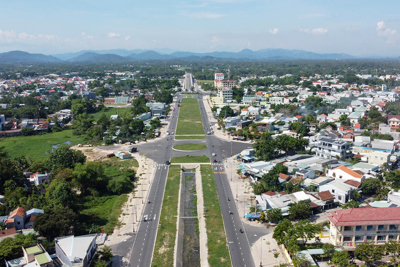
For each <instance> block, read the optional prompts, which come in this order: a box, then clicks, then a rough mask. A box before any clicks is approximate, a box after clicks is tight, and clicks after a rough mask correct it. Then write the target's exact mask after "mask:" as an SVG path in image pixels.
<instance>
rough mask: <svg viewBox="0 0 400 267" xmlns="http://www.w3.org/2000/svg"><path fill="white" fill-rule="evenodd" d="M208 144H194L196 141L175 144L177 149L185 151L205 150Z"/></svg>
mask: <svg viewBox="0 0 400 267" xmlns="http://www.w3.org/2000/svg"><path fill="white" fill-rule="evenodd" d="M206 148H207V145H204V144H194V143H187V144H179V145H176V146H174V149H176V150H184V151H194V150H203V149H206Z"/></svg>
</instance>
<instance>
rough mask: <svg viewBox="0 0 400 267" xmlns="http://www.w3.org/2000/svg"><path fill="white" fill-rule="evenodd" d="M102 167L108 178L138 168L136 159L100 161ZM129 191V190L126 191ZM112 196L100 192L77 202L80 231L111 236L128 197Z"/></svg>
mask: <svg viewBox="0 0 400 267" xmlns="http://www.w3.org/2000/svg"><path fill="white" fill-rule="evenodd" d="M102 165H103V166H104V174H105V175H106V176H108V177H111V178H115V177H118V176H120V175H123V174H124V173H126V171H127V170H128V169H131V168H132V167H138V166H139V163H138V161H137V160H136V159H125V160H122V159H119V158H117V157H113V158H107V159H106V160H103V161H102ZM127 191H129V189H127ZM127 193H129V192H126V193H125V194H121V195H117V194H115V195H112V194H106V195H104V193H101V192H100V195H96V196H85V197H83V198H81V199H80V200H79V203H80V204H79V210H80V212H79V221H80V222H81V225H80V226H81V227H80V228H81V230H82V231H85V232H89V231H90V230H91V229H92V230H93V231H96V230H97V231H98V232H99V231H100V230H104V231H105V232H106V233H108V234H111V233H112V232H113V230H114V229H115V227H117V226H120V222H119V220H118V219H119V216H120V215H121V209H122V206H123V205H124V203H125V202H126V201H127V199H128V195H127Z"/></svg>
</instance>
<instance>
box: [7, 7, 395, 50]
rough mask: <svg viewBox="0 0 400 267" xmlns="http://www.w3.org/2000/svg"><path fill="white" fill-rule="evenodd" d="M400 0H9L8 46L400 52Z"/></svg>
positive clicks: (15, 48) (94, 48)
mask: <svg viewBox="0 0 400 267" xmlns="http://www.w3.org/2000/svg"><path fill="white" fill-rule="evenodd" d="M398 10H400V1H398V0H385V1H376V0H324V1H321V0H318V1H317V0H315V1H314V0H312V1H311V0H191V1H181V0H157V1H156V0H144V1H143V0H130V1H128V0H108V1H104V0H68V1H67V0H36V1H32V0H13V1H3V3H2V4H1V19H0V52H7V51H12V50H23V51H27V52H31V53H43V54H57V53H66V52H76V51H80V50H105V49H128V50H131V49H146V50H151V49H158V50H161V51H165V52H172V51H191V52H212V51H230V52H238V51H240V50H242V49H251V50H260V49H267V48H284V49H301V50H306V51H312V52H316V53H346V54H351V55H354V56H388V57H398V56H400V49H399V48H400V17H399V15H398V14H399V13H398V12H399V11H398Z"/></svg>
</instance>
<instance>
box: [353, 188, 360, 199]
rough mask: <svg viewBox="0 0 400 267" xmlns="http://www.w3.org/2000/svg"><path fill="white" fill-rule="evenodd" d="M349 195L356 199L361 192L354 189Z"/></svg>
mask: <svg viewBox="0 0 400 267" xmlns="http://www.w3.org/2000/svg"><path fill="white" fill-rule="evenodd" d="M351 196H352V198H353V199H354V200H356V201H357V200H359V199H360V198H361V194H360V193H359V192H358V191H357V190H354V191H353V193H352V194H351Z"/></svg>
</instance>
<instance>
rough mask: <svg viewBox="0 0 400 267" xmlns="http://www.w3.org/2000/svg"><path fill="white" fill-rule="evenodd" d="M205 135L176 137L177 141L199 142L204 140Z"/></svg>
mask: <svg viewBox="0 0 400 267" xmlns="http://www.w3.org/2000/svg"><path fill="white" fill-rule="evenodd" d="M204 138H206V136H205V135H186V136H185V135H175V140H197V139H204Z"/></svg>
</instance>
